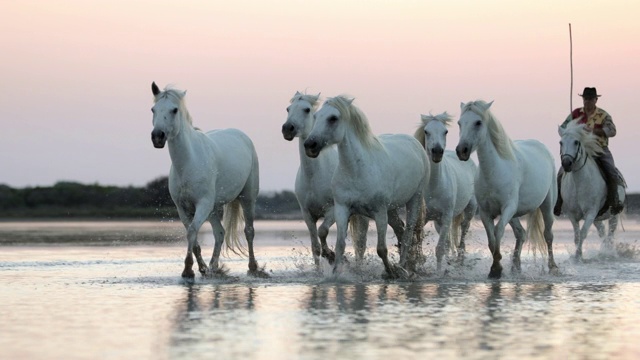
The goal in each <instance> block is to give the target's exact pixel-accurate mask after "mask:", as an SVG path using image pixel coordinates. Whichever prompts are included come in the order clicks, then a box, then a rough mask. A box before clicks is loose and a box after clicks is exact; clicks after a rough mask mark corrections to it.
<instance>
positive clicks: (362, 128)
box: [326, 95, 381, 148]
mask: <svg viewBox="0 0 640 360" xmlns="http://www.w3.org/2000/svg"><path fill="white" fill-rule="evenodd" d="M326 103H327V104H328V105H331V106H333V107H334V108H336V109H338V111H339V112H340V116H341V117H342V118H343V119H344V120H345V121H346V122H347V124H349V125H350V126H351V128H353V130H354V132H355V135H356V137H357V138H358V139H359V140H360V141H361V142H362V144H364V146H365V147H369V148H371V147H378V146H381V144H380V140H379V139H378V137H377V136H375V135H374V134H373V132H372V131H371V127H370V126H369V120H367V116H366V115H365V114H364V113H363V112H362V110H360V109H359V108H358V107H357V106H355V105H353V99H349V98H347V96H346V95H338V96H336V97H332V98H329V99H327V101H326Z"/></svg>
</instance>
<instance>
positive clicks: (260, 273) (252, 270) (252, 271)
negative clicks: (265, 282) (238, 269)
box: [247, 264, 271, 279]
mask: <svg viewBox="0 0 640 360" xmlns="http://www.w3.org/2000/svg"><path fill="white" fill-rule="evenodd" d="M265 266H266V265H262V267H258V264H256V265H255V267H254V266H249V270H247V275H249V276H253V277H256V278H261V279H268V278H270V277H271V275H269V274H268V273H267V272H266V271H265V269H264V268H265Z"/></svg>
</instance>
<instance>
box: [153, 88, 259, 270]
mask: <svg viewBox="0 0 640 360" xmlns="http://www.w3.org/2000/svg"><path fill="white" fill-rule="evenodd" d="M151 90H152V92H153V96H154V103H155V104H154V105H153V108H151V111H152V112H153V131H152V132H151V140H152V141H153V145H154V146H155V147H156V148H163V147H164V145H165V143H167V144H168V146H169V155H170V156H171V170H170V172H169V192H170V194H171V198H172V199H173V202H174V203H175V204H176V208H177V209H178V215H179V216H180V220H181V221H182V223H183V224H184V226H185V228H186V230H187V240H188V245H187V256H186V258H185V260H184V271H183V272H182V277H184V278H187V279H192V278H194V276H195V274H194V272H193V269H192V266H193V256H192V255H193V254H195V256H196V260H197V262H198V268H199V270H200V273H202V274H203V275H205V276H212V275H214V274H224V272H225V271H224V270H223V268H222V267H221V266H220V263H219V258H220V251H221V248H222V243H223V242H224V243H225V244H226V245H227V249H228V250H231V251H232V252H234V253H237V252H241V253H243V254H244V253H245V251H244V248H243V246H242V245H240V243H239V239H238V230H239V229H238V227H240V226H241V225H242V221H243V218H244V234H245V237H246V240H247V243H248V248H249V271H248V273H249V274H250V275H254V276H261V277H266V276H268V275H267V274H266V273H265V272H264V269H259V268H258V263H257V262H256V259H255V256H254V253H253V237H254V229H253V218H254V210H255V203H256V198H257V197H258V185H259V183H258V175H259V174H258V156H257V155H256V151H255V149H254V147H253V143H252V142H251V139H249V137H248V136H247V135H245V134H244V133H242V132H241V131H240V130H236V129H224V130H214V131H210V132H207V133H203V132H201V131H199V130H197V129H196V128H194V127H193V125H192V121H191V116H190V115H189V112H188V111H187V107H186V106H185V102H184V96H185V93H186V92H183V91H179V90H176V89H170V88H165V89H164V91H160V89H158V86H157V85H156V83H155V82H154V83H153V84H152V85H151ZM240 207H242V211H240ZM223 217H224V219H223ZM206 220H208V221H209V222H210V223H211V226H212V228H213V236H214V238H215V247H214V250H213V256H212V257H211V262H210V263H209V267H207V265H206V264H205V262H204V260H202V255H201V249H200V245H199V244H198V239H197V236H198V231H199V230H200V227H201V226H202V224H203V223H204V222H205V221H206ZM221 220H223V221H224V227H223V225H222V223H221Z"/></svg>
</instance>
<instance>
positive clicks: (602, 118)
mask: <svg viewBox="0 0 640 360" xmlns="http://www.w3.org/2000/svg"><path fill="white" fill-rule="evenodd" d="M572 120H575V121H577V122H578V124H586V125H587V126H586V129H587V130H588V131H593V129H602V130H603V131H604V135H597V134H596V136H598V142H600V145H602V147H606V146H609V138H610V137H614V136H616V125H615V124H614V123H613V120H612V119H611V115H609V113H607V112H606V111H604V110H603V109H601V108H599V107H596V110H595V111H594V112H593V114H591V115H590V116H587V114H586V113H585V111H584V108H583V107H582V108H577V109H575V110H573V111H572V112H571V114H570V115H569V116H567V119H566V120H565V121H564V122H563V123H562V125H560V126H562V127H565V126H567V124H568V123H569V121H572Z"/></svg>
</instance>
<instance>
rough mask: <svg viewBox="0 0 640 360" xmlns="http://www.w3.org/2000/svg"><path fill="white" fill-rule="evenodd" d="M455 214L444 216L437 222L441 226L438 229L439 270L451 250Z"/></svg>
mask: <svg viewBox="0 0 640 360" xmlns="http://www.w3.org/2000/svg"><path fill="white" fill-rule="evenodd" d="M452 217H453V213H448V214H444V215H442V217H441V218H440V219H439V220H437V221H436V222H437V223H438V224H439V225H438V226H437V228H438V244H437V245H436V262H437V269H438V271H440V270H441V269H442V258H443V257H444V256H445V255H446V254H447V253H448V252H449V251H450V250H451V243H450V241H451V238H450V237H451V223H452V221H453V219H452Z"/></svg>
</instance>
